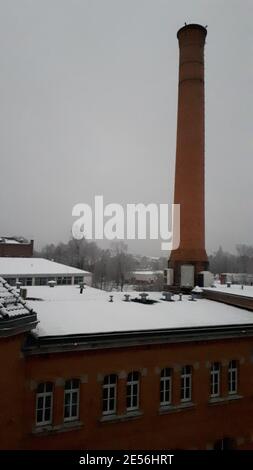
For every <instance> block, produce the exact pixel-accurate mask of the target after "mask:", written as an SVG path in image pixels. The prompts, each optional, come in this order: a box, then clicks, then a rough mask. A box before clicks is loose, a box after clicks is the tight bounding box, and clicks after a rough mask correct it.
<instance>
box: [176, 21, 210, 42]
mask: <svg viewBox="0 0 253 470" xmlns="http://www.w3.org/2000/svg"><path fill="white" fill-rule="evenodd" d="M191 29H199V30H200V31H202V32H203V33H204V34H205V36H206V35H207V28H205V26H202V25H201V24H197V23H189V24H186V25H184V26H182V28H180V29H179V30H178V32H177V38H178V39H179V35H180V34H181V33H182V32H183V31H187V30H191Z"/></svg>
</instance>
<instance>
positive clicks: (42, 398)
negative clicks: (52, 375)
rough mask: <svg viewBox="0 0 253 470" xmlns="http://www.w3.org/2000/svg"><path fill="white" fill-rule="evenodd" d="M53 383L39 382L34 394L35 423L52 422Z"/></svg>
mask: <svg viewBox="0 0 253 470" xmlns="http://www.w3.org/2000/svg"><path fill="white" fill-rule="evenodd" d="M52 406H53V384H52V383H51V382H46V383H40V384H39V385H38V387H37V394H36V425H37V426H43V425H45V424H51V423H52Z"/></svg>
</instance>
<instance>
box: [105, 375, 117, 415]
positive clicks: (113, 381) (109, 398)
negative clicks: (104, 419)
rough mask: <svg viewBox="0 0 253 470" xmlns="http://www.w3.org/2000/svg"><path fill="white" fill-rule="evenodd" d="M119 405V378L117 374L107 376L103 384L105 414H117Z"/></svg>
mask: <svg viewBox="0 0 253 470" xmlns="http://www.w3.org/2000/svg"><path fill="white" fill-rule="evenodd" d="M116 405H117V376H116V374H111V375H106V376H105V378H104V383H103V414H104V415H110V414H115V413H116Z"/></svg>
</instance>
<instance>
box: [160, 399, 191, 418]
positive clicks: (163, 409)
mask: <svg viewBox="0 0 253 470" xmlns="http://www.w3.org/2000/svg"><path fill="white" fill-rule="evenodd" d="M195 407H196V405H195V403H193V402H192V401H188V402H185V403H180V404H179V405H168V406H160V408H159V411H158V413H159V415H164V414H168V413H177V412H179V411H184V410H191V409H193V408H195Z"/></svg>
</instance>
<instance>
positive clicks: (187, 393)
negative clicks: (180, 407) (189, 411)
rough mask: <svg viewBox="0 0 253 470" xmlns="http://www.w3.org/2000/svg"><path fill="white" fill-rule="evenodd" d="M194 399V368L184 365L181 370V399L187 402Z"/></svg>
mask: <svg viewBox="0 0 253 470" xmlns="http://www.w3.org/2000/svg"><path fill="white" fill-rule="evenodd" d="M191 399H192V368H191V366H184V367H183V368H182V371H181V401H182V402H187V401H191Z"/></svg>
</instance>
